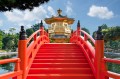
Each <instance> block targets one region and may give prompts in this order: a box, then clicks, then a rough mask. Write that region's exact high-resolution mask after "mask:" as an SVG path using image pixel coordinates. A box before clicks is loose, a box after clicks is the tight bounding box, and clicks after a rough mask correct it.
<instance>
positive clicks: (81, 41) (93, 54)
mask: <svg viewBox="0 0 120 79" xmlns="http://www.w3.org/2000/svg"><path fill="white" fill-rule="evenodd" d="M70 42H71V43H76V44H78V45H79V46H80V47H82V50H83V51H84V54H85V56H86V57H87V60H88V61H89V64H90V66H91V68H92V71H93V73H94V76H95V78H96V79H109V78H114V79H120V74H118V73H115V72H111V71H108V69H107V64H106V63H107V62H110V63H116V64H120V60H115V59H111V58H105V57H104V40H103V36H102V33H101V28H100V27H99V29H98V31H97V34H96V39H95V40H94V39H93V38H92V37H91V36H90V35H89V34H88V33H86V32H85V31H83V30H81V28H80V24H79V22H78V26H77V30H76V31H74V32H73V33H72V34H71V37H70Z"/></svg>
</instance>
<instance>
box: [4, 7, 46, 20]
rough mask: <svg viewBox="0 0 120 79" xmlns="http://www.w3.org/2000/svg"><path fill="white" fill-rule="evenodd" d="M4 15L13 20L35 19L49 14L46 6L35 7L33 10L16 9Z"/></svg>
mask: <svg viewBox="0 0 120 79" xmlns="http://www.w3.org/2000/svg"><path fill="white" fill-rule="evenodd" d="M4 15H5V16H6V17H7V19H8V20H9V21H11V22H24V21H35V20H38V19H40V18H43V17H44V16H46V15H47V12H46V10H45V8H44V7H42V6H40V7H35V8H34V9H33V10H32V11H29V10H25V11H20V10H17V9H14V10H13V12H9V11H7V12H5V13H4Z"/></svg>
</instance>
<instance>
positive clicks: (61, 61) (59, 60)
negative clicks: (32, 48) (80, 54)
mask: <svg viewBox="0 0 120 79" xmlns="http://www.w3.org/2000/svg"><path fill="white" fill-rule="evenodd" d="M48 62H49V63H66V62H68V63H73V62H74V63H87V60H86V59H34V61H33V63H48Z"/></svg>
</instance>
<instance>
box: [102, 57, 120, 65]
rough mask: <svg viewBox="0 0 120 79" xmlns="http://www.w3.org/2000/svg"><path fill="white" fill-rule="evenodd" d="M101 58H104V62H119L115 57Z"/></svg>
mask: <svg viewBox="0 0 120 79" xmlns="http://www.w3.org/2000/svg"><path fill="white" fill-rule="evenodd" d="M103 60H104V61H105V62H110V63H116V64H120V60H116V59H111V58H103Z"/></svg>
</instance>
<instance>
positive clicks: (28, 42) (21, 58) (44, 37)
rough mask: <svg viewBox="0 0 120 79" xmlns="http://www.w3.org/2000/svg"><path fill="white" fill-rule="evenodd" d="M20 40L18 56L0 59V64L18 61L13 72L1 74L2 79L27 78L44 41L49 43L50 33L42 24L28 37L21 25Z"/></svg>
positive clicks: (0, 78)
mask: <svg viewBox="0 0 120 79" xmlns="http://www.w3.org/2000/svg"><path fill="white" fill-rule="evenodd" d="M19 39H20V40H19V42H18V58H12V59H4V60H0V64H5V63H16V64H15V69H14V71H12V72H9V73H6V74H2V75H0V79H8V78H12V79H26V77H27V74H28V71H29V68H30V66H31V64H32V61H33V59H34V57H35V55H36V53H37V51H38V49H39V48H40V46H41V45H43V44H44V43H49V42H50V41H49V37H48V33H47V32H46V31H45V30H44V27H42V26H41V28H40V29H39V30H37V31H36V32H34V33H33V34H32V35H31V36H30V37H29V38H28V39H27V38H26V35H25V30H24V27H23V26H22V27H21V32H20V38H19Z"/></svg>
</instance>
